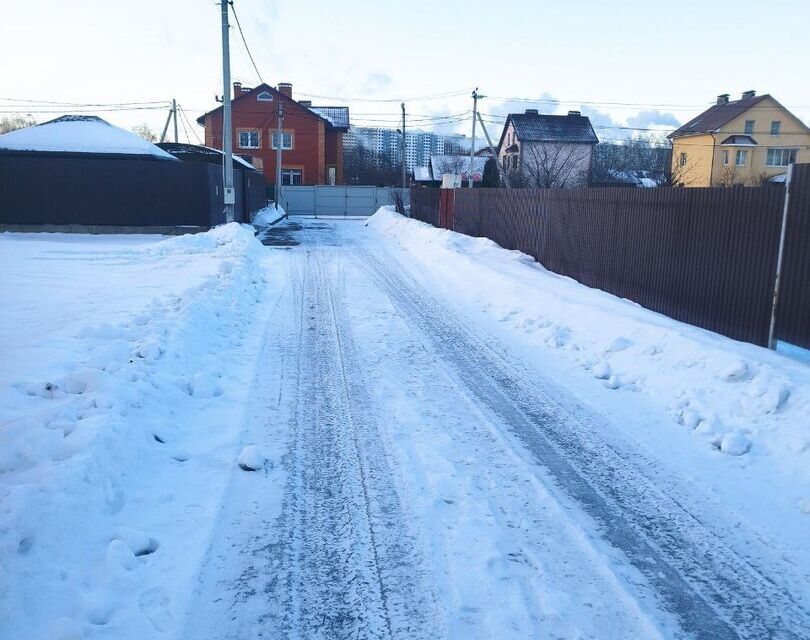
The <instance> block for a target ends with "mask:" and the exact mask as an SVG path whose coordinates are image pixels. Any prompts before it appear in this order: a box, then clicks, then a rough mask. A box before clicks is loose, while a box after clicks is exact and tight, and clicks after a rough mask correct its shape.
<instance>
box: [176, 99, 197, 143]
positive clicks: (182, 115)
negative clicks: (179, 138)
mask: <svg viewBox="0 0 810 640" xmlns="http://www.w3.org/2000/svg"><path fill="white" fill-rule="evenodd" d="M177 108H178V109H180V118H181V120H180V122H182V121H183V120H185V121H186V122H187V123H188V126H189V129H191V132H192V133H193V134H194V137H195V138H197V142H199V143H200V144H201V145H202V144H203V141H202V139H201V138H200V134H198V133H197V130H196V129H195V128H194V125H193V124H191V121H190V120H189V118H188V114H187V113H186V110H185V109H183V107H181V106H180V105H177ZM185 130H186V127H185V126H183V131H185ZM186 137H188V133H186ZM189 142H191V138H189Z"/></svg>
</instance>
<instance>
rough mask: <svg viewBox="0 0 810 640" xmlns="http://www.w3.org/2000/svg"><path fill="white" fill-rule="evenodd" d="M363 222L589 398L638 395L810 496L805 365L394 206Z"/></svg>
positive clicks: (718, 448) (719, 457)
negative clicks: (598, 393)
mask: <svg viewBox="0 0 810 640" xmlns="http://www.w3.org/2000/svg"><path fill="white" fill-rule="evenodd" d="M368 225H369V227H370V228H371V229H373V230H374V231H375V232H376V233H378V234H380V235H381V236H383V237H384V238H385V239H387V240H388V241H393V242H395V243H397V244H398V245H399V246H400V247H401V248H402V249H404V250H405V251H406V252H407V253H408V254H409V255H410V256H411V257H412V258H414V259H415V260H416V261H417V264H418V265H419V266H420V268H421V269H422V270H423V271H424V272H425V273H426V274H429V277H427V276H426V277H425V282H426V283H428V284H429V285H430V286H435V287H438V288H440V289H441V290H442V291H443V292H445V293H447V292H450V293H451V296H452V297H453V298H456V299H458V300H460V301H461V302H462V303H463V304H464V305H465V309H466V310H467V311H468V312H469V313H471V314H474V315H476V316H477V317H480V318H481V319H482V321H487V322H490V323H491V326H493V327H494V328H496V329H497V330H499V331H501V332H502V333H504V335H507V334H508V335H509V336H510V337H511V339H512V342H513V343H514V344H518V345H531V346H532V347H533V348H537V349H539V351H538V353H541V354H542V353H545V354H553V355H552V356H551V357H549V358H548V361H547V362H548V364H549V365H550V366H555V365H554V363H555V362H563V363H567V365H571V366H572V369H573V370H574V372H576V370H578V371H579V373H576V375H575V378H576V379H577V380H581V381H585V382H583V387H582V388H583V390H584V391H583V393H584V394H585V395H591V394H593V393H595V391H594V389H595V388H597V386H598V385H601V386H602V387H603V388H606V389H608V390H610V392H611V393H616V394H620V396H621V398H622V399H619V398H617V402H619V403H624V404H628V403H632V402H633V398H634V397H635V396H634V395H631V394H634V393H637V394H641V395H642V396H643V397H644V398H645V400H646V402H647V403H650V404H652V405H654V406H655V407H657V408H658V409H659V410H660V411H661V412H665V413H666V414H667V415H669V416H670V418H671V420H672V421H673V422H674V423H677V424H678V425H681V427H682V433H683V437H684V438H691V442H692V446H693V447H696V448H699V449H701V448H705V449H706V450H707V451H708V452H713V458H710V459H714V460H716V461H717V462H718V463H724V462H725V463H730V462H731V460H732V458H734V459H738V460H740V461H741V462H740V464H746V463H745V462H743V461H745V460H749V459H754V460H757V461H758V462H761V463H762V464H763V465H764V469H765V470H766V471H767V473H769V474H770V475H772V473H771V472H774V471H775V470H776V469H777V468H778V469H781V471H782V472H783V473H784V477H785V478H788V479H789V481H786V484H785V487H786V489H785V490H786V491H788V492H789V495H790V498H789V499H790V500H791V502H792V503H793V504H794V505H795V506H796V507H798V505H799V503H800V502H801V501H802V500H803V499H805V498H806V497H808V496H810V428H809V427H808V421H807V416H808V414H810V368H808V367H807V366H806V365H805V364H802V363H800V362H796V361H793V360H790V359H788V358H786V357H784V356H782V355H780V354H776V353H774V352H771V351H768V350H767V349H763V348H760V347H757V346H754V345H750V344H746V343H741V342H736V341H734V340H731V339H728V338H725V337H723V336H720V335H717V334H714V333H711V332H708V331H704V330H702V329H699V328H697V327H693V326H690V325H687V324H683V323H680V322H677V321H675V320H672V319H671V318H668V317H665V316H663V315H660V314H657V313H654V312H652V311H649V310H647V309H644V308H642V307H639V306H638V305H636V304H634V303H632V302H630V301H627V300H622V299H619V298H617V297H615V296H612V295H610V294H607V293H605V292H602V291H598V290H595V289H590V288H588V287H585V286H583V285H580V284H579V283H577V282H575V281H573V280H571V279H570V278H567V277H563V276H559V275H557V274H554V273H551V272H549V271H547V270H545V269H544V268H543V267H542V265H540V264H538V263H537V262H535V261H534V260H533V259H532V258H531V257H530V256H527V255H525V254H522V253H520V252H517V251H507V250H505V249H503V248H501V247H499V246H498V245H496V244H495V243H494V242H492V241H490V240H488V239H485V238H471V237H468V236H464V235H461V234H457V233H454V232H451V231H445V230H441V229H437V228H434V227H432V226H430V225H426V224H423V223H421V222H418V221H416V220H411V219H408V218H404V217H402V216H400V215H398V214H396V213H395V212H394V211H393V209H392V208H391V207H383V208H382V209H380V210H379V211H378V212H377V213H376V214H375V215H374V216H373V217H372V218H371V219H370V220H369V223H368ZM588 378H590V380H591V381H590V382H587V379H588ZM589 389H590V391H589ZM621 394H627V395H623V396H622V395H621ZM634 428H642V427H641V426H637V425H634ZM724 454H728V455H724Z"/></svg>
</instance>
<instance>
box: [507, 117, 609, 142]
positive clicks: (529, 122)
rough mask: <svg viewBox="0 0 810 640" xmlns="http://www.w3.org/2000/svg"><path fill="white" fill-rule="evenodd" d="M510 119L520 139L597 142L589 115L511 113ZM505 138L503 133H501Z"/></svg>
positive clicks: (525, 140)
mask: <svg viewBox="0 0 810 640" xmlns="http://www.w3.org/2000/svg"><path fill="white" fill-rule="evenodd" d="M509 121H511V122H512V125H513V126H514V128H515V133H516V134H517V137H518V140H520V141H522V142H569V143H585V144H596V143H597V142H599V138H597V137H596V133H594V130H593V127H592V126H591V121H590V118H588V116H583V115H575V114H569V115H566V116H550V115H545V114H542V113H510V114H509V117H508V119H507V122H506V126H504V132H505V131H506V129H507V127H508V125H509ZM501 138H503V134H502V135H501Z"/></svg>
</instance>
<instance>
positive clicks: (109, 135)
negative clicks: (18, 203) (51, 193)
mask: <svg viewBox="0 0 810 640" xmlns="http://www.w3.org/2000/svg"><path fill="white" fill-rule="evenodd" d="M0 150H8V151H47V152H62V153H109V154H123V155H136V156H152V157H155V158H161V159H163V160H173V161H176V160H177V158H175V157H174V156H172V155H171V154H169V153H166V152H165V151H164V150H163V149H160V148H158V147H157V146H155V145H154V144H152V143H151V142H149V141H148V140H144V139H143V138H141V137H139V136H137V135H135V134H134V133H132V132H131V131H127V130H126V129H121V128H120V127H116V126H113V125H111V124H110V123H109V122H107V121H105V120H102V119H101V118H99V117H98V116H71V115H68V116H62V117H61V118H56V120H50V121H49V122H43V123H42V124H37V125H34V126H32V127H27V128H25V129H18V130H17V131H12V132H11V133H6V134H5V135H2V136H0Z"/></svg>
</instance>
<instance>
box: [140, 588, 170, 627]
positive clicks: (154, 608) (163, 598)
mask: <svg viewBox="0 0 810 640" xmlns="http://www.w3.org/2000/svg"><path fill="white" fill-rule="evenodd" d="M170 604H171V600H170V599H169V596H168V595H166V592H165V591H164V590H163V589H161V588H160V587H155V588H154V589H147V590H146V591H144V592H143V593H141V595H140V596H138V608H139V609H140V611H141V613H142V614H143V615H144V616H145V617H146V619H147V620H149V622H151V623H152V626H153V627H154V628H155V631H158V632H163V631H166V630H167V629H169V628H170V627H171V626H172V623H173V618H172V614H171V611H169V605H170Z"/></svg>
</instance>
